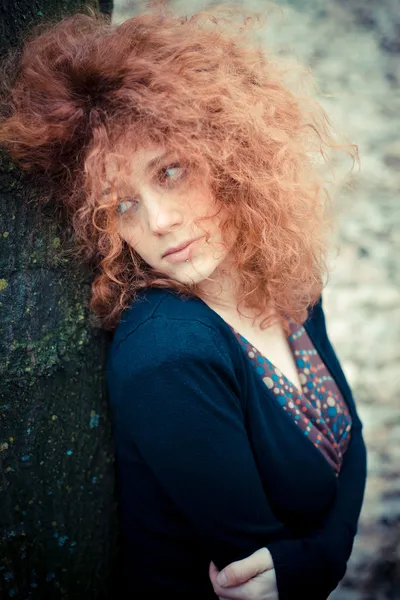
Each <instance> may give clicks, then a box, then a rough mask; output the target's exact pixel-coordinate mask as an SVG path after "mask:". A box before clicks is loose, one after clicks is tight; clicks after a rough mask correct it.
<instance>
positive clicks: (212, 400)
mask: <svg viewBox="0 0 400 600" xmlns="http://www.w3.org/2000/svg"><path fill="white" fill-rule="evenodd" d="M220 343H221V341H220V339H219V338H217V335H216V333H215V332H214V330H212V329H211V328H209V327H207V326H206V325H204V324H202V323H200V322H198V321H187V320H178V319H176V320H172V319H164V318H162V317H156V318H152V319H149V320H148V321H147V322H146V323H144V324H143V325H141V326H140V327H139V328H138V329H137V330H136V331H134V332H133V333H132V334H130V335H129V336H128V337H127V338H126V339H125V340H124V341H123V342H122V343H121V344H120V346H119V348H118V349H117V350H116V351H115V353H114V355H113V356H112V359H111V361H110V363H109V373H108V379H109V387H110V394H111V396H112V400H113V403H114V405H115V407H116V413H115V414H116V419H117V421H118V426H119V427H123V428H125V430H126V431H127V432H128V433H129V434H130V436H131V438H132V440H134V442H135V444H136V445H137V446H138V449H139V451H140V453H141V455H142V456H143V458H144V459H145V460H146V462H147V463H148V465H149V466H150V468H151V469H152V471H153V472H154V474H155V475H156V477H157V478H158V480H159V481H160V482H161V484H162V485H163V487H164V489H166V491H167V492H168V494H169V495H170V497H171V498H172V499H173V501H174V502H175V503H176V505H177V506H179V507H180V509H181V510H182V512H183V513H184V514H186V515H187V517H188V518H189V519H190V521H191V523H192V524H193V527H194V529H195V531H197V535H198V539H199V543H201V544H202V547H203V548H204V549H205V550H206V552H207V553H208V554H209V556H210V559H211V560H213V562H214V563H215V564H216V565H217V567H218V568H219V569H222V568H223V567H225V566H226V565H228V564H229V563H231V562H233V561H236V560H240V559H243V558H245V557H247V556H249V555H250V554H252V553H253V552H255V551H256V550H258V549H259V548H260V547H262V546H267V547H268V548H269V549H270V551H271V553H272V555H273V556H274V561H276V565H275V568H276V574H277V580H278V589H279V594H280V600H289V599H290V600H292V598H293V597H298V596H299V595H301V593H307V598H308V599H310V598H313V599H314V598H315V599H318V600H320V599H321V600H322V599H325V598H326V596H327V595H328V593H329V592H330V591H331V590H332V589H333V588H334V587H336V585H337V583H338V581H339V580H340V578H341V574H342V555H341V551H340V547H341V546H342V545H343V543H346V539H347V538H346V539H343V536H344V535H345V536H347V535H350V530H351V528H350V529H349V530H348V528H347V526H346V527H344V528H339V530H338V531H336V530H335V526H334V525H333V527H332V525H331V526H329V523H327V527H328V529H329V531H330V532H331V535H330V536H329V537H328V538H327V537H326V536H323V535H320V536H314V537H312V536H311V537H310V538H307V539H304V540H293V539H291V534H290V531H288V530H287V528H286V527H285V526H284V525H283V523H281V522H280V521H279V520H277V519H276V517H275V516H274V514H273V512H272V510H271V507H270V506H269V503H268V499H267V497H266V495H265V493H264V489H263V486H262V482H261V480H260V476H259V473H258V469H257V466H256V464H255V461H254V457H253V453H252V450H251V448H250V444H249V441H248V437H247V433H246V429H245V426H244V417H243V413H242V407H241V404H240V401H239V393H240V390H239V389H238V388H237V382H236V379H235V377H234V370H233V366H232V364H231V363H230V357H229V356H228V355H227V354H226V353H223V352H221V351H220V350H219V344H220ZM349 450H350V447H349ZM355 450H356V451H358V446H357V445H355ZM346 497H347V495H345V497H343V498H342V497H340V498H338V501H339V503H340V505H342V504H346ZM346 547H347V546H346ZM298 563H300V565H301V567H300V568H299V565H298ZM193 583H194V584H195V582H193ZM311 590H312V591H313V594H314V595H313V596H310V591H311Z"/></svg>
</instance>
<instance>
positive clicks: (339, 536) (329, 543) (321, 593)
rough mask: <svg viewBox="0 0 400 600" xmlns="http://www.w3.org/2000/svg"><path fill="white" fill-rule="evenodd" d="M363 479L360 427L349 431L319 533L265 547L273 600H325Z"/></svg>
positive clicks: (342, 566)
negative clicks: (271, 564) (275, 592)
mask: <svg viewBox="0 0 400 600" xmlns="http://www.w3.org/2000/svg"><path fill="white" fill-rule="evenodd" d="M365 479H366V450H365V444H364V441H363V438H362V426H361V424H358V425H357V426H356V427H354V428H353V430H352V438H351V441H350V443H349V446H348V448H347V451H346V453H345V455H344V460H343V465H342V469H341V472H340V476H339V478H338V489H337V494H336V498H335V501H334V503H333V505H332V507H331V510H330V512H329V514H328V516H327V518H326V519H325V522H324V523H323V525H322V526H321V528H320V529H318V530H316V531H314V532H313V533H312V534H311V535H309V536H308V537H305V538H302V539H298V540H293V539H292V540H290V539H289V540H280V541H276V542H272V543H269V544H266V547H267V548H268V549H269V551H270V552H271V555H272V559H273V562H274V567H275V571H276V576H277V584H278V593H279V600H289V599H291V598H293V597H294V594H295V592H297V594H298V596H299V597H302V595H303V594H304V596H305V597H307V599H308V600H325V599H326V598H327V597H328V595H329V594H330V592H331V591H332V590H334V589H335V587H336V586H337V585H338V583H339V581H340V580H341V579H342V578H343V577H344V574H345V572H346V564H347V561H348V559H349V557H350V554H351V551H352V548H353V542H354V537H355V535H356V533H357V523H358V518H359V515H360V511H361V506H362V502H363V496H364V488H365Z"/></svg>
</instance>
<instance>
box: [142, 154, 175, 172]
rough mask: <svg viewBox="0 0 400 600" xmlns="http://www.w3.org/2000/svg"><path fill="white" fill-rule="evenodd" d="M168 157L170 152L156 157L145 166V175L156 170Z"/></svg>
mask: <svg viewBox="0 0 400 600" xmlns="http://www.w3.org/2000/svg"><path fill="white" fill-rule="evenodd" d="M168 156H171V152H164V154H160V156H156V157H155V158H153V159H152V160H151V161H150V162H149V163H148V164H147V165H146V173H149V172H150V171H153V170H154V169H155V168H157V167H158V166H159V165H160V163H162V162H163V161H164V160H165V159H166V158H168Z"/></svg>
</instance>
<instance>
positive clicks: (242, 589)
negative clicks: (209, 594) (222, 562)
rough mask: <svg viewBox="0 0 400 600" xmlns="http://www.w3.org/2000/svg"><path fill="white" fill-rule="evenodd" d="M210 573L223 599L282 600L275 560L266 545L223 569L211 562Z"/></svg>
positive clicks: (216, 589) (215, 587) (219, 596)
mask: <svg viewBox="0 0 400 600" xmlns="http://www.w3.org/2000/svg"><path fill="white" fill-rule="evenodd" d="M209 576H210V579H211V583H212V585H213V588H214V592H215V593H216V594H217V596H218V598H219V599H220V600H227V599H232V600H279V597H278V588H277V585H276V576H275V569H274V563H273V561H272V556H271V553H270V551H269V550H268V549H267V548H260V549H259V550H257V551H256V552H254V553H253V554H251V555H250V556H248V557H247V558H244V559H243V560H237V561H236V562H233V563H231V564H230V565H228V566H227V567H225V569H223V570H222V571H218V569H217V567H216V566H215V565H214V563H213V562H211V563H210V568H209Z"/></svg>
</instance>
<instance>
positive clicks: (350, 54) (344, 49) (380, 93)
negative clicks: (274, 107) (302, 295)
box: [112, 0, 400, 600]
mask: <svg viewBox="0 0 400 600" xmlns="http://www.w3.org/2000/svg"><path fill="white" fill-rule="evenodd" d="M227 4H228V3H227ZM235 4H236V5H239V6H243V7H244V8H245V10H248V11H249V12H251V11H257V10H259V9H261V8H264V7H265V6H266V2H265V1H263V0H243V2H238V1H236V2H235ZM276 4H277V5H278V6H280V7H282V9H283V12H282V14H277V11H275V15H274V14H271V20H270V22H269V25H268V23H267V26H266V28H265V30H264V31H262V32H260V35H261V36H264V39H263V42H264V41H265V43H266V45H268V47H270V48H276V49H277V50H278V51H279V52H280V53H282V54H283V55H286V54H288V55H294V56H295V57H297V58H298V59H299V60H300V61H301V62H302V63H304V64H305V65H306V66H308V67H310V68H311V69H312V72H313V74H314V77H315V78H316V82H317V84H318V85H319V86H320V88H321V90H322V91H323V92H324V94H329V95H330V97H324V98H322V99H321V102H322V104H323V105H324V106H325V108H326V109H327V110H328V112H329V114H330V116H331V117H332V120H333V121H334V122H335V123H336V124H337V125H338V127H339V128H340V129H341V130H342V131H343V132H344V134H345V135H346V136H347V137H348V138H349V140H350V141H351V142H353V143H356V144H357V145H358V147H359V152H360V158H361V169H360V171H359V172H357V171H356V172H354V174H353V176H352V180H351V188H349V189H346V190H342V192H341V193H340V194H339V195H338V196H337V197H336V198H335V199H334V202H333V210H334V214H335V217H336V227H335V230H334V233H333V239H332V242H333V244H334V245H335V246H336V250H334V251H333V252H332V257H331V275H330V280H329V282H328V285H327V287H326V290H325V294H324V306H325V312H326V316H327V321H328V330H329V334H330V337H331V340H332V342H333V344H334V346H335V348H336V351H337V353H338V355H339V357H340V359H341V361H342V364H343V367H344V371H345V373H346V375H347V377H348V379H349V382H350V384H351V386H352V388H353V392H354V396H355V398H356V401H357V403H358V406H359V412H360V416H361V419H362V421H363V423H364V431H365V440H366V443H367V447H368V483H367V490H366V496H365V502H364V507H363V511H362V515H361V519H360V525H359V533H358V536H357V538H356V542H355V546H354V551H353V554H352V557H351V559H350V562H349V567H348V572H347V574H346V577H345V579H344V580H343V582H342V583H341V585H340V586H339V588H338V589H337V590H335V592H334V593H333V594H332V595H331V596H330V599H331V600H361V599H362V600H367V599H368V600H383V599H385V600H386V599H388V600H389V599H391V600H394V599H400V402H399V392H400V93H399V83H400V60H399V59H400V1H399V0H292V1H289V2H282V1H281V0H277V2H276ZM209 5H210V2H207V1H206V0H187V1H186V2H183V1H179V2H178V1H176V2H174V3H172V6H173V7H174V8H176V9H177V10H178V11H179V12H181V13H183V14H192V13H194V12H196V11H198V10H200V9H204V8H207V6H209ZM140 8H141V5H140V4H138V3H135V2H128V3H127V2H125V1H124V0H114V10H113V16H112V20H113V22H114V23H119V22H122V21H124V20H125V19H126V18H129V17H130V16H133V15H134V14H135V12H136V11H137V10H140ZM278 12H279V11H278Z"/></svg>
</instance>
